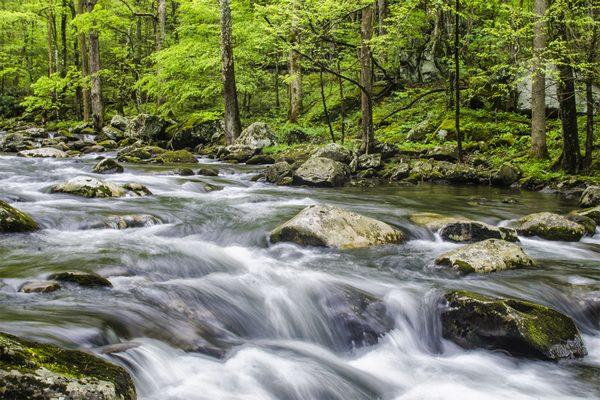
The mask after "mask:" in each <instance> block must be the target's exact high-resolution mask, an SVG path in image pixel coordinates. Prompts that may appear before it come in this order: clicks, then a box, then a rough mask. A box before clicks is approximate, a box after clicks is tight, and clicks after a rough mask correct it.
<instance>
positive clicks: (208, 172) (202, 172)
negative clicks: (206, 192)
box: [196, 167, 219, 176]
mask: <svg viewBox="0 0 600 400" xmlns="http://www.w3.org/2000/svg"><path fill="white" fill-rule="evenodd" d="M196 175H203V176H219V171H218V170H215V169H212V168H204V167H203V168H200V169H199V170H198V171H197V172H196Z"/></svg>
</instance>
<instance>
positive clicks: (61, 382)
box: [0, 333, 136, 400]
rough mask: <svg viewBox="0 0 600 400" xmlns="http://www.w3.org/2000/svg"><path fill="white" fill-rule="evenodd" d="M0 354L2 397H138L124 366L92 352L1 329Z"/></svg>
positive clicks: (101, 399) (102, 399) (76, 399)
mask: <svg viewBox="0 0 600 400" xmlns="http://www.w3.org/2000/svg"><path fill="white" fill-rule="evenodd" d="M0 358H1V359H2V362H1V363H0V397H2V398H3V399H7V400H9V399H15V400H16V399H28V400H59V399H68V400H135V399H136V392H135V387H134V385H133V381H132V380H131V377H130V376H129V374H128V373H127V372H126V371H125V369H123V368H122V367H119V366H117V365H113V364H111V363H109V362H108V361H105V360H103V359H101V358H98V357H95V356H93V355H91V354H87V353H84V352H81V351H76V350H63V349H61V348H59V347H57V346H53V345H50V344H41V343H36V342H31V341H27V340H24V339H20V338H17V337H16V336H12V335H8V334H5V333H0Z"/></svg>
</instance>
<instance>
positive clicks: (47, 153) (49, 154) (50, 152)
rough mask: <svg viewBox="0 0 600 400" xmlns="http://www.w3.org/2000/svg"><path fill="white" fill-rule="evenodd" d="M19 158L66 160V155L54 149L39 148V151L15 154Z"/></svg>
mask: <svg viewBox="0 0 600 400" xmlns="http://www.w3.org/2000/svg"><path fill="white" fill-rule="evenodd" d="M17 156H19V157H26V158H66V157H68V155H67V153H65V152H64V151H62V150H59V149H55V148H54V147H40V148H39V149H31V150H22V151H20V152H18V153H17Z"/></svg>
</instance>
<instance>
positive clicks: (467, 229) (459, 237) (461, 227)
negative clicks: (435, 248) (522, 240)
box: [438, 221, 518, 243]
mask: <svg viewBox="0 0 600 400" xmlns="http://www.w3.org/2000/svg"><path fill="white" fill-rule="evenodd" d="M438 233H439V235H440V236H441V237H442V239H444V240H448V241H451V242H457V243H473V242H479V241H481V240H485V239H502V240H507V241H509V242H516V241H517V240H518V238H517V232H516V231H515V230H514V229H510V228H501V227H497V226H494V225H489V224H486V223H484V222H478V221H455V222H450V223H447V224H445V225H444V226H442V227H441V228H440V229H439V231H438Z"/></svg>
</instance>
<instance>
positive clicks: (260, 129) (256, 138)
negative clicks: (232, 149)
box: [233, 122, 277, 151]
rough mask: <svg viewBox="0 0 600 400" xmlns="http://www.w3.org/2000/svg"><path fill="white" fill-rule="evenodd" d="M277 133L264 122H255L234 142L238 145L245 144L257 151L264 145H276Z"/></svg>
mask: <svg viewBox="0 0 600 400" xmlns="http://www.w3.org/2000/svg"><path fill="white" fill-rule="evenodd" d="M276 143H277V142H276V138H275V134H274V133H273V132H272V131H271V128H269V125H267V124H266V123H264V122H255V123H253V124H252V125H250V126H249V127H247V128H246V129H244V131H243V132H242V133H241V135H240V136H239V137H238V138H237V139H235V141H234V142H233V144H234V145H236V146H244V147H248V148H250V149H253V150H255V151H258V150H262V149H263V148H264V147H268V146H273V145H275V144H276Z"/></svg>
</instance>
